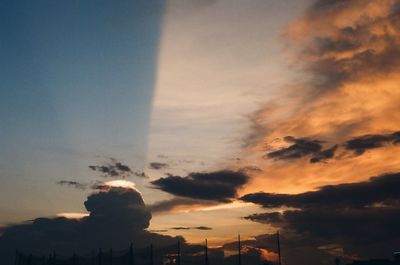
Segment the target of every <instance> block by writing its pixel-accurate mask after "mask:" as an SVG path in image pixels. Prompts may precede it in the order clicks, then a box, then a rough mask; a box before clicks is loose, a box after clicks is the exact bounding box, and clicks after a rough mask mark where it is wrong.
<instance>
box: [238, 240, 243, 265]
mask: <svg viewBox="0 0 400 265" xmlns="http://www.w3.org/2000/svg"><path fill="white" fill-rule="evenodd" d="M241 251H242V246H241V244H240V234H239V235H238V264H239V265H242V253H241Z"/></svg>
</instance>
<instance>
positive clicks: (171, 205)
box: [149, 197, 218, 213]
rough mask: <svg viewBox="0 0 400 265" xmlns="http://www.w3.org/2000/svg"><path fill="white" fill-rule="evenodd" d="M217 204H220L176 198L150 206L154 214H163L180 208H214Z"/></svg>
mask: <svg viewBox="0 0 400 265" xmlns="http://www.w3.org/2000/svg"><path fill="white" fill-rule="evenodd" d="M216 204H218V202H215V201H209V200H199V199H191V198H182V197H174V198H172V199H168V200H163V201H159V202H156V203H154V204H152V205H149V208H150V210H151V212H152V213H161V212H170V211H172V210H174V209H179V208H190V207H192V206H197V205H203V206H212V205H216Z"/></svg>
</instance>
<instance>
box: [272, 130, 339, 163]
mask: <svg viewBox="0 0 400 265" xmlns="http://www.w3.org/2000/svg"><path fill="white" fill-rule="evenodd" d="M283 139H284V140H285V141H286V142H288V143H292V144H291V145H290V146H288V147H284V148H281V149H278V150H275V151H272V152H269V153H268V154H267V155H266V156H267V157H268V158H271V159H277V160H291V159H300V158H303V157H311V158H310V163H318V162H323V161H326V160H328V159H331V158H333V157H334V155H335V152H336V149H337V148H338V146H337V145H335V146H333V147H331V148H329V149H325V150H323V145H322V144H323V143H324V142H323V141H320V140H315V139H307V138H295V137H293V136H286V137H285V138H283Z"/></svg>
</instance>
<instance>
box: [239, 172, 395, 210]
mask: <svg viewBox="0 0 400 265" xmlns="http://www.w3.org/2000/svg"><path fill="white" fill-rule="evenodd" d="M399 186H400V173H393V174H386V175H382V176H379V177H372V178H370V180H369V181H364V182H357V183H348V184H339V185H329V186H323V187H321V188H319V189H318V190H316V191H310V192H304V193H300V194H274V193H263V192H260V193H252V194H247V195H245V196H243V197H241V200H243V201H246V202H253V203H256V204H260V205H262V206H263V207H267V208H270V207H281V206H289V207H299V208H307V207H320V206H324V207H326V206H329V207H331V206H335V207H367V206H372V205H373V204H375V203H385V204H399V202H400V189H398V188H397V187H399Z"/></svg>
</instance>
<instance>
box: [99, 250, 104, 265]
mask: <svg viewBox="0 0 400 265" xmlns="http://www.w3.org/2000/svg"><path fill="white" fill-rule="evenodd" d="M102 254H103V253H102V251H101V248H100V249H99V255H98V259H99V260H98V262H99V263H98V264H99V265H101V256H102Z"/></svg>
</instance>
